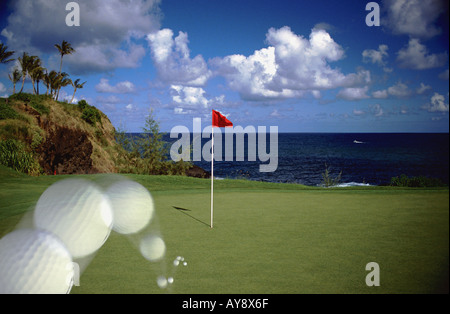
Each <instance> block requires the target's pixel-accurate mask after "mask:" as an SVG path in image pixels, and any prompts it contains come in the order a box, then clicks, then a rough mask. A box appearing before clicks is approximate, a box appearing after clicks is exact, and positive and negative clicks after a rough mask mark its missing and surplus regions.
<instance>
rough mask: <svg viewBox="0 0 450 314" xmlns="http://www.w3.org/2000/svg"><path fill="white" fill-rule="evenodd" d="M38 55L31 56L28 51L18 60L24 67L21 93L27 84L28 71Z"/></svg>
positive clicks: (22, 67)
mask: <svg viewBox="0 0 450 314" xmlns="http://www.w3.org/2000/svg"><path fill="white" fill-rule="evenodd" d="M36 58H37V57H36V56H29V55H28V53H26V52H24V53H23V55H22V57H19V58H18V59H17V60H18V61H19V64H20V67H21V69H22V88H21V89H20V92H19V93H21V92H22V91H23V86H24V85H25V79H26V78H27V76H28V72H29V70H30V68H31V66H32V64H33V63H34V60H35V59H36Z"/></svg>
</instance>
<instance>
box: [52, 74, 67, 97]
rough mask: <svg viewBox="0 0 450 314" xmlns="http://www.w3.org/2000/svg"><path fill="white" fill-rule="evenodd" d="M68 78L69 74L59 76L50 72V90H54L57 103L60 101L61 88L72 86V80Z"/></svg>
mask: <svg viewBox="0 0 450 314" xmlns="http://www.w3.org/2000/svg"><path fill="white" fill-rule="evenodd" d="M68 76H69V74H67V73H65V72H63V73H61V74H58V73H56V72H55V71H52V72H50V88H51V90H52V96H53V98H54V99H55V100H56V101H58V98H59V91H60V90H61V87H66V86H68V85H70V84H72V80H71V79H70V78H69V77H68Z"/></svg>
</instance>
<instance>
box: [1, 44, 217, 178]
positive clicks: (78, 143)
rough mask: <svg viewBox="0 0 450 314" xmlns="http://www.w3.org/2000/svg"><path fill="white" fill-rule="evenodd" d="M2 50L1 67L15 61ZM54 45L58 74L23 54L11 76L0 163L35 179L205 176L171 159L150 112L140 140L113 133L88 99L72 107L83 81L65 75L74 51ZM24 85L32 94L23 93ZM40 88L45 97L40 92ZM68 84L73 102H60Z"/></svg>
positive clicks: (4, 102)
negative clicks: (109, 175)
mask: <svg viewBox="0 0 450 314" xmlns="http://www.w3.org/2000/svg"><path fill="white" fill-rule="evenodd" d="M0 45H1V46H0V62H1V63H9V62H12V61H14V60H15V59H14V58H13V55H14V54H15V52H14V51H8V47H6V46H5V45H3V44H0ZM54 46H55V48H56V49H57V50H58V52H59V54H60V66H59V69H58V70H50V71H49V70H47V69H46V68H44V67H43V63H42V60H41V59H40V58H39V57H38V56H31V55H29V54H28V53H27V52H23V54H22V55H21V56H19V57H18V58H17V62H18V66H16V67H14V69H13V70H12V73H10V74H9V78H10V80H11V83H12V84H13V94H12V95H11V96H9V97H8V98H1V99H0V143H1V148H2V149H1V151H0V152H1V154H2V156H1V158H0V164H2V165H5V166H8V167H11V168H13V169H15V170H17V171H19V172H23V173H26V174H29V175H33V176H37V175H42V174H85V173H104V172H107V173H135V174H169V175H171V174H176V175H195V176H200V177H207V176H208V174H207V173H206V172H205V171H201V169H200V170H199V169H195V170H196V171H191V170H192V169H193V165H192V164H191V163H188V162H184V161H179V162H173V161H171V160H169V156H168V147H167V144H166V143H164V141H163V140H162V134H161V133H160V128H159V123H158V122H157V120H156V119H155V116H154V113H153V111H152V112H150V114H149V115H148V116H147V118H146V121H145V126H144V128H143V133H142V135H141V136H139V137H137V138H136V137H134V138H133V137H129V136H127V134H125V133H124V132H123V131H117V130H116V129H115V128H114V127H113V125H112V124H111V122H110V121H109V119H108V117H107V116H106V115H105V114H104V113H102V112H101V111H100V110H98V108H96V107H95V106H92V105H89V104H88V103H87V101H86V100H84V99H82V100H80V101H78V103H76V104H74V103H73V102H74V100H75V94H76V92H77V90H79V89H81V88H83V87H84V85H85V84H86V82H81V79H76V80H72V79H71V78H70V75H69V74H68V73H66V72H63V60H64V56H66V55H70V54H73V53H75V52H76V51H75V49H73V48H72V46H71V45H70V43H68V42H66V41H63V42H62V43H61V44H55V45H54ZM27 80H29V81H31V85H32V93H31V94H30V93H25V92H24V88H25V82H26V81H27ZM41 84H43V85H44V86H45V87H46V92H45V94H42V93H41V92H40V85H41ZM16 85H17V87H16ZM69 85H71V86H72V87H73V89H74V90H73V94H72V95H71V96H72V97H71V100H70V101H69V97H66V98H65V99H64V100H63V101H59V98H60V94H61V88H63V87H66V86H69ZM16 90H18V92H17V93H16ZM15 158H16V159H17V160H14V159H15Z"/></svg>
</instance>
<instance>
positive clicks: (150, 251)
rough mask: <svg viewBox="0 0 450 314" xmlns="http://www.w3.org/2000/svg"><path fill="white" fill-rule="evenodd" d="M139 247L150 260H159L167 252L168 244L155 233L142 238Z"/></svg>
mask: <svg viewBox="0 0 450 314" xmlns="http://www.w3.org/2000/svg"><path fill="white" fill-rule="evenodd" d="M139 249H140V251H141V254H142V255H143V256H144V257H145V258H146V259H147V260H149V261H150V262H157V261H159V260H161V259H162V258H163V257H164V254H165V253H166V244H165V243H164V241H163V239H161V238H160V237H158V236H155V235H147V236H145V237H144V238H142V240H141V242H140V244H139Z"/></svg>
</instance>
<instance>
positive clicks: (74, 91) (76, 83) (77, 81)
mask: <svg viewBox="0 0 450 314" xmlns="http://www.w3.org/2000/svg"><path fill="white" fill-rule="evenodd" d="M84 84H86V82H84V83H82V84H80V79H76V80H75V82H72V86H73V96H72V100H71V101H70V103H72V102H73V100H74V98H75V93H76V92H77V89H78V88H83V86H84Z"/></svg>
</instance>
